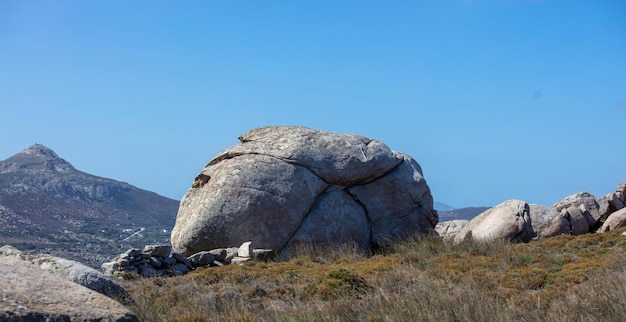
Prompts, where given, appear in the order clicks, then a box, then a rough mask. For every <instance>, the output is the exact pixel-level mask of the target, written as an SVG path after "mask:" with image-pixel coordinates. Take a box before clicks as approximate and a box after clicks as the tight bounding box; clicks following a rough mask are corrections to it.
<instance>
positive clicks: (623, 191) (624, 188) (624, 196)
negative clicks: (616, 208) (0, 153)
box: [615, 183, 626, 203]
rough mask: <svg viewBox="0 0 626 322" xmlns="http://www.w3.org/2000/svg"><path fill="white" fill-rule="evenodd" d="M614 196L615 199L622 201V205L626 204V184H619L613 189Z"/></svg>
mask: <svg viewBox="0 0 626 322" xmlns="http://www.w3.org/2000/svg"><path fill="white" fill-rule="evenodd" d="M615 194H616V195H617V198H619V200H621V201H622V203H626V183H620V184H619V185H618V186H617V189H615Z"/></svg>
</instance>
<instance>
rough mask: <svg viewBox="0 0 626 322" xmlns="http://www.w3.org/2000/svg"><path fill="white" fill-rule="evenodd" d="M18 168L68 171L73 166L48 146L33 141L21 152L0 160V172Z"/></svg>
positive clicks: (72, 168) (13, 170)
mask: <svg viewBox="0 0 626 322" xmlns="http://www.w3.org/2000/svg"><path fill="white" fill-rule="evenodd" d="M20 170H49V171H54V172H69V171H71V170H74V167H73V166H72V165H71V164H70V163H69V162H67V161H65V160H64V159H62V158H61V157H59V155H58V154H56V152H54V151H53V150H52V149H50V148H49V147H47V146H45V145H43V144H39V143H35V144H33V145H31V146H29V147H28V148H26V149H25V150H23V151H22V152H20V153H18V154H16V155H14V156H12V157H10V158H8V159H6V160H4V161H2V162H0V173H7V172H15V171H20Z"/></svg>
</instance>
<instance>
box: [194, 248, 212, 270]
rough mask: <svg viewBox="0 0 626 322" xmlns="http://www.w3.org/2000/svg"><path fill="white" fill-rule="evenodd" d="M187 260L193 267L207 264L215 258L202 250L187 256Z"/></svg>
mask: <svg viewBox="0 0 626 322" xmlns="http://www.w3.org/2000/svg"><path fill="white" fill-rule="evenodd" d="M187 259H189V262H191V266H193V267H202V266H208V265H210V264H211V263H213V261H214V260H215V256H213V254H211V252H208V251H202V252H198V253H195V254H193V255H191V256H189V257H188V258H187Z"/></svg>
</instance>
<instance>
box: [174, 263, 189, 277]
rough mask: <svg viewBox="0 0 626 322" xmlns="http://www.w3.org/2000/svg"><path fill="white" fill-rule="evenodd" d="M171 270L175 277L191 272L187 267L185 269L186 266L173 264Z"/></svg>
mask: <svg viewBox="0 0 626 322" xmlns="http://www.w3.org/2000/svg"><path fill="white" fill-rule="evenodd" d="M172 270H173V271H174V274H175V275H185V274H187V273H189V272H190V271H191V269H189V267H187V265H185V264H183V263H177V264H174V266H172Z"/></svg>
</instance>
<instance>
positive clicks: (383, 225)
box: [171, 126, 438, 256]
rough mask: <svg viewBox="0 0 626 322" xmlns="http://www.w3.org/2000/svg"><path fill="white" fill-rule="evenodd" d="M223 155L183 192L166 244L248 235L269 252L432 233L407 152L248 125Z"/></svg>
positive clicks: (182, 248)
mask: <svg viewBox="0 0 626 322" xmlns="http://www.w3.org/2000/svg"><path fill="white" fill-rule="evenodd" d="M239 140H240V141H241V144H239V145H236V146H233V147H230V148H228V149H226V150H224V151H222V152H220V153H219V154H218V155H217V156H216V157H215V158H213V160H211V161H210V162H209V163H208V164H207V166H206V167H205V168H204V170H202V172H201V173H200V174H199V175H198V176H197V177H196V179H195V181H194V183H193V185H192V187H191V188H190V189H189V191H188V192H187V194H186V195H185V196H184V197H183V199H182V201H181V203H180V208H179V211H178V216H177V218H176V225H175V226H174V229H173V230H172V236H171V242H172V246H173V247H174V250H175V251H176V252H179V253H182V254H184V255H186V256H189V255H191V254H193V253H196V252H199V251H203V250H210V249H215V248H219V247H222V246H223V245H237V244H241V243H243V242H245V241H248V240H252V241H254V243H255V244H256V245H259V246H261V247H264V248H270V249H274V250H276V251H281V250H287V249H289V248H290V247H292V246H293V245H295V244H297V243H299V242H313V243H321V244H327V243H345V242H355V243H357V244H359V245H360V246H361V247H363V248H366V249H367V248H370V247H371V245H372V244H377V243H381V242H384V241H385V240H386V238H389V237H396V236H402V235H407V234H413V233H416V232H434V227H435V225H436V224H437V221H438V216H437V212H436V211H435V210H433V200H432V196H431V194H430V189H429V187H428V186H427V185H426V181H425V180H424V177H423V176H422V171H421V169H420V167H419V165H418V164H417V162H415V160H413V159H412V158H411V157H409V156H408V155H406V154H403V153H399V152H396V151H393V150H391V149H389V147H387V145H385V144H384V143H382V142H380V141H378V140H372V139H369V138H366V137H363V136H359V135H353V134H337V133H331V132H326V131H320V130H314V129H309V128H305V127H292V126H275V127H263V128H259V129H254V130H252V131H250V132H248V133H246V134H243V135H242V136H241V137H239Z"/></svg>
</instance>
